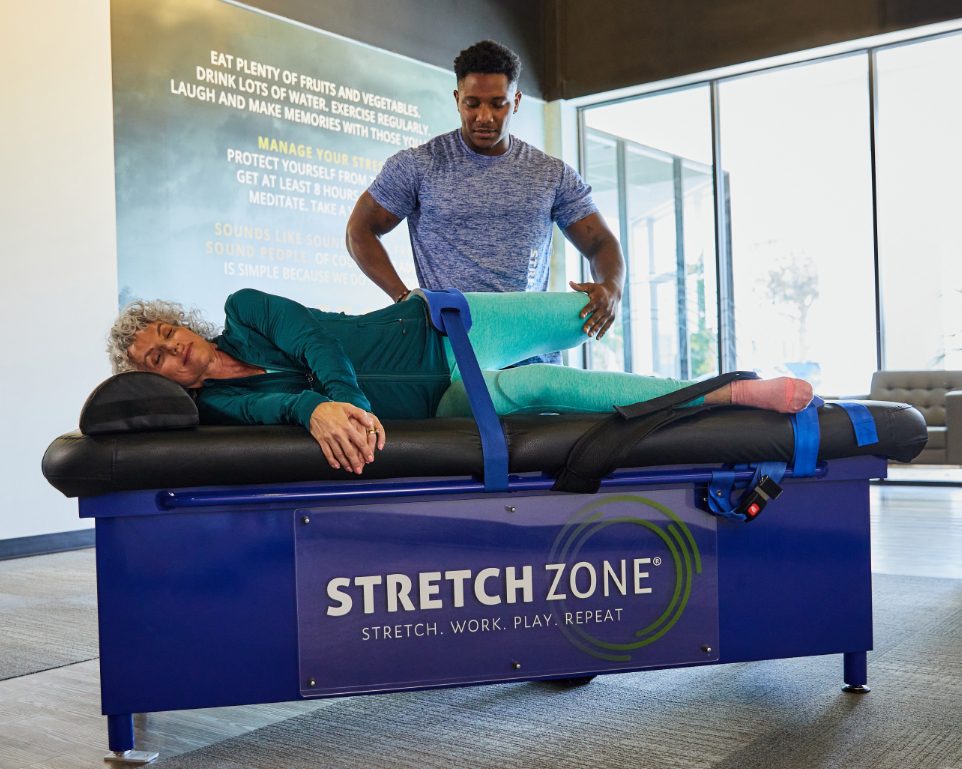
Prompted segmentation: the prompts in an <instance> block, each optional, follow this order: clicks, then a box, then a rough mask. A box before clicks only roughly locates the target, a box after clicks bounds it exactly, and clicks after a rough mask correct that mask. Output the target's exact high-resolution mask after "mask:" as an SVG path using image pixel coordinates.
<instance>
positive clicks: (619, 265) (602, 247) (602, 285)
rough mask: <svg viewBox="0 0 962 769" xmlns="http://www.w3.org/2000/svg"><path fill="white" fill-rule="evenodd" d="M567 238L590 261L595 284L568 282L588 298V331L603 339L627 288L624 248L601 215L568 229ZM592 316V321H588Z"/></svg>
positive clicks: (586, 218) (586, 323)
mask: <svg viewBox="0 0 962 769" xmlns="http://www.w3.org/2000/svg"><path fill="white" fill-rule="evenodd" d="M564 233H565V237H567V238H568V240H570V241H571V242H572V243H573V244H574V246H575V248H577V249H578V250H579V251H580V252H581V253H582V254H584V255H585V257H587V259H588V262H589V264H590V265H591V276H592V277H593V278H594V279H595V282H593V283H575V282H574V281H573V280H572V281H569V282H568V285H570V286H571V287H572V288H573V289H574V290H575V291H584V292H585V293H586V294H588V304H586V305H585V306H584V308H583V309H582V310H581V317H582V318H585V317H587V318H588V320H587V321H586V322H585V325H584V330H585V333H586V334H588V335H589V336H596V337H597V338H598V339H601V338H602V337H603V336H604V335H605V333H606V332H607V331H608V329H609V328H610V327H611V324H612V323H613V322H614V320H615V315H616V314H617V312H618V305H619V303H620V302H621V294H622V291H623V290H624V285H625V259H624V257H623V256H622V254H621V246H620V245H619V244H618V239H617V238H616V237H615V236H614V233H613V232H612V231H611V230H610V229H608V225H607V224H606V223H605V220H604V219H603V218H602V217H601V214H599V213H594V214H588V216H586V217H584V218H583V219H579V220H578V221H577V222H574V223H573V224H570V225H568V227H567V228H566V229H565V231H564ZM588 316H590V317H588Z"/></svg>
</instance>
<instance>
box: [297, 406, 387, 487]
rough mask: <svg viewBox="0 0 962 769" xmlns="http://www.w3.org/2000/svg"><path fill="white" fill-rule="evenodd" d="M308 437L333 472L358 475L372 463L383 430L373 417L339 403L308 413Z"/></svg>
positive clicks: (382, 440)
mask: <svg viewBox="0 0 962 769" xmlns="http://www.w3.org/2000/svg"><path fill="white" fill-rule="evenodd" d="M310 430H311V435H312V436H313V437H314V440H316V441H317V444H318V445H319V446H320V447H321V451H322V452H323V453H324V457H325V458H326V459H327V461H328V464H330V466H331V467H333V468H334V469H335V470H338V469H340V468H343V469H345V470H347V471H348V472H349V473H350V472H353V473H357V474H358V475H360V474H361V471H362V470H363V469H364V465H365V464H367V463H368V462H373V461H374V449H375V448H377V449H379V450H380V449H383V448H384V442H385V435H384V428H383V427H382V426H381V422H380V420H379V419H378V418H377V417H376V416H374V415H373V414H370V413H368V412H367V411H364V409H360V408H358V407H357V406H354V405H353V404H351V403H342V402H340V401H326V402H325V403H321V404H319V405H318V406H317V408H315V409H314V411H313V412H312V413H311V428H310Z"/></svg>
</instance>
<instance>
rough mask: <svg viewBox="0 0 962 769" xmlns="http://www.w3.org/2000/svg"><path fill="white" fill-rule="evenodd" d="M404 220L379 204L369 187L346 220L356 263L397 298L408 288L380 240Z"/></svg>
mask: <svg viewBox="0 0 962 769" xmlns="http://www.w3.org/2000/svg"><path fill="white" fill-rule="evenodd" d="M400 223H401V220H400V219H399V218H398V217H397V216H395V215H394V214H392V213H391V212H390V211H388V210H387V209H386V208H384V207H383V206H382V205H380V204H379V203H378V202H377V201H376V200H375V199H374V198H373V197H372V196H371V193H369V192H368V191H367V190H365V191H364V192H362V193H361V196H360V197H359V198H358V199H357V203H355V204H354V210H353V211H352V212H351V218H350V219H348V220H347V235H346V238H345V240H346V242H347V251H348V253H349V254H350V255H351V258H353V259H354V261H355V262H357V266H358V267H360V268H361V272H363V273H364V274H365V275H367V276H368V277H369V278H370V279H371V280H373V281H374V282H375V283H376V284H377V285H378V286H379V287H380V288H381V290H382V291H384V293H386V294H387V295H388V296H389V297H391V299H394V300H397V298H398V297H399V296H401V295H402V294H404V292H405V291H407V286H405V285H404V281H402V280H401V277H400V276H399V275H398V274H397V270H395V269H394V265H393V264H391V257H389V256H388V253H387V249H385V248H384V244H383V243H381V236H382V235H386V234H387V233H389V232H390V231H391V230H393V229H394V228H395V227H397V226H398V225H399V224H400Z"/></svg>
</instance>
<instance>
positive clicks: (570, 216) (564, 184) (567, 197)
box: [551, 163, 598, 230]
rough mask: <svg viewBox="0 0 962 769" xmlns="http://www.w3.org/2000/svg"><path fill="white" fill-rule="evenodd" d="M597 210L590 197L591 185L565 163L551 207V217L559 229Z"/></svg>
mask: <svg viewBox="0 0 962 769" xmlns="http://www.w3.org/2000/svg"><path fill="white" fill-rule="evenodd" d="M597 212H598V206H596V205H595V202H594V201H593V200H592V199H591V186H590V185H588V184H586V183H585V180H584V179H582V178H581V176H579V174H578V172H577V171H575V170H574V169H573V168H572V167H571V166H569V165H568V164H567V163H565V164H564V165H563V170H562V172H561V183H560V184H559V185H558V190H557V192H556V193H555V198H554V205H553V206H552V207H551V219H552V221H554V222H555V223H557V225H558V226H559V227H560V228H561V229H563V230H564V229H566V228H567V227H569V226H570V225H572V224H574V223H575V222H579V221H581V220H582V219H584V218H585V217H586V216H588V215H590V214H594V213H597Z"/></svg>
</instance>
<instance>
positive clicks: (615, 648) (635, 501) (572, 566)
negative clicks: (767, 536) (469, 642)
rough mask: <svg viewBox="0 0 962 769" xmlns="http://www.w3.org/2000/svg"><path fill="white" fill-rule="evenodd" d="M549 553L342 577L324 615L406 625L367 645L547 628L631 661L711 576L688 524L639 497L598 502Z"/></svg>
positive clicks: (367, 634)
mask: <svg viewBox="0 0 962 769" xmlns="http://www.w3.org/2000/svg"><path fill="white" fill-rule="evenodd" d="M639 508H641V509H640V510H639ZM640 545H643V547H644V550H643V551H641V552H639V550H640V547H639V546H640ZM548 550H549V552H548V557H547V559H546V560H545V561H542V562H540V563H536V564H531V563H526V564H521V565H503V566H488V565H484V566H482V567H480V568H478V567H475V568H473V569H472V568H455V569H448V570H444V571H422V572H417V573H415V574H406V573H384V574H369V575H362V576H355V577H344V576H337V577H333V578H331V579H329V580H327V585H326V596H327V599H328V603H327V606H326V609H325V614H326V616H328V617H332V618H334V617H346V616H347V615H361V616H363V615H375V614H377V615H381V616H382V617H383V613H384V612H386V614H387V615H393V616H392V617H391V621H393V622H395V623H397V622H399V621H400V624H382V625H370V626H367V627H363V628H361V629H360V632H361V640H365V641H367V640H372V639H373V640H382V639H385V638H386V639H391V640H394V639H397V638H404V637H419V638H420V637H425V636H436V635H444V634H445V632H451V633H454V634H462V633H465V628H466V627H467V628H471V627H472V626H473V627H474V628H475V629H473V630H472V629H469V630H468V631H467V632H476V631H477V630H481V631H490V630H531V629H535V628H539V629H541V628H548V629H554V630H556V631H558V630H560V632H561V634H563V636H564V638H565V639H566V640H567V642H568V643H570V644H571V645H572V646H574V647H575V648H577V649H579V650H581V651H583V652H584V653H586V654H589V655H591V656H592V657H595V658H598V659H603V660H607V661H611V662H628V661H631V659H632V653H633V652H636V651H637V650H639V649H641V648H643V647H645V646H648V645H649V644H652V643H654V642H655V641H657V640H658V639H659V638H662V637H663V636H664V635H665V634H666V633H667V632H668V631H669V630H671V628H672V627H673V626H674V625H675V624H676V623H677V622H678V620H679V619H680V618H681V616H682V614H683V613H684V611H685V608H686V606H687V605H688V602H689V598H690V596H691V592H692V584H693V579H694V578H695V576H694V575H696V574H700V573H701V571H702V563H701V554H700V552H699V550H698V546H697V544H696V542H695V539H694V537H693V536H692V534H691V532H690V531H689V529H688V527H687V526H686V525H685V523H684V522H683V521H682V520H681V519H680V518H679V517H678V516H677V515H676V514H675V513H674V512H673V511H672V510H671V509H670V508H668V507H667V506H665V505H663V504H661V503H659V502H656V501H654V500H651V499H648V498H646V497H641V496H637V495H606V496H604V497H603V498H599V499H595V500H593V501H592V502H590V503H589V504H587V505H585V506H584V507H582V508H581V509H579V510H578V511H577V512H576V513H575V514H574V515H573V516H572V517H571V519H569V521H568V522H567V523H566V524H565V525H564V526H562V527H561V528H560V529H558V530H557V535H556V536H555V538H554V540H553V542H552V543H551V545H550V547H549V548H548ZM542 552H543V551H542ZM592 553H594V557H592V555H591V554H592ZM626 553H627V554H628V557H622V555H623V554H626ZM599 556H601V557H599ZM482 563H483V562H482ZM531 604H534V606H532V605H531ZM538 604H541V606H538ZM526 605H527V606H526ZM481 607H485V608H486V609H487V611H488V612H489V613H488V614H487V616H485V617H484V618H482V619H477V618H470V617H465V616H464V612H467V611H470V610H472V609H473V610H477V609H479V608H481ZM498 609H503V610H504V612H505V615H502V616H498V615H497V612H498ZM536 609H540V610H541V611H537V612H533V610H536ZM438 610H441V612H442V613H441V614H439V615H435V616H439V617H440V616H443V617H444V620H446V621H447V625H445V622H444V621H440V622H433V621H431V620H430V618H431V616H432V615H431V612H433V611H438ZM492 611H493V612H495V614H491V613H490V612H492ZM509 612H527V613H517V614H513V615H511V614H509ZM408 613H417V615H418V617H417V619H418V621H415V622H410V621H409V622H406V623H405V622H404V621H403V620H402V617H404V616H405V615H407V616H410V615H409V614H408ZM589 626H590V627H604V629H605V630H606V631H608V632H606V633H605V635H606V636H607V637H605V638H602V637H599V636H598V635H595V634H593V633H589V632H588V631H587V630H586V629H585V628H586V627H589Z"/></svg>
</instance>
